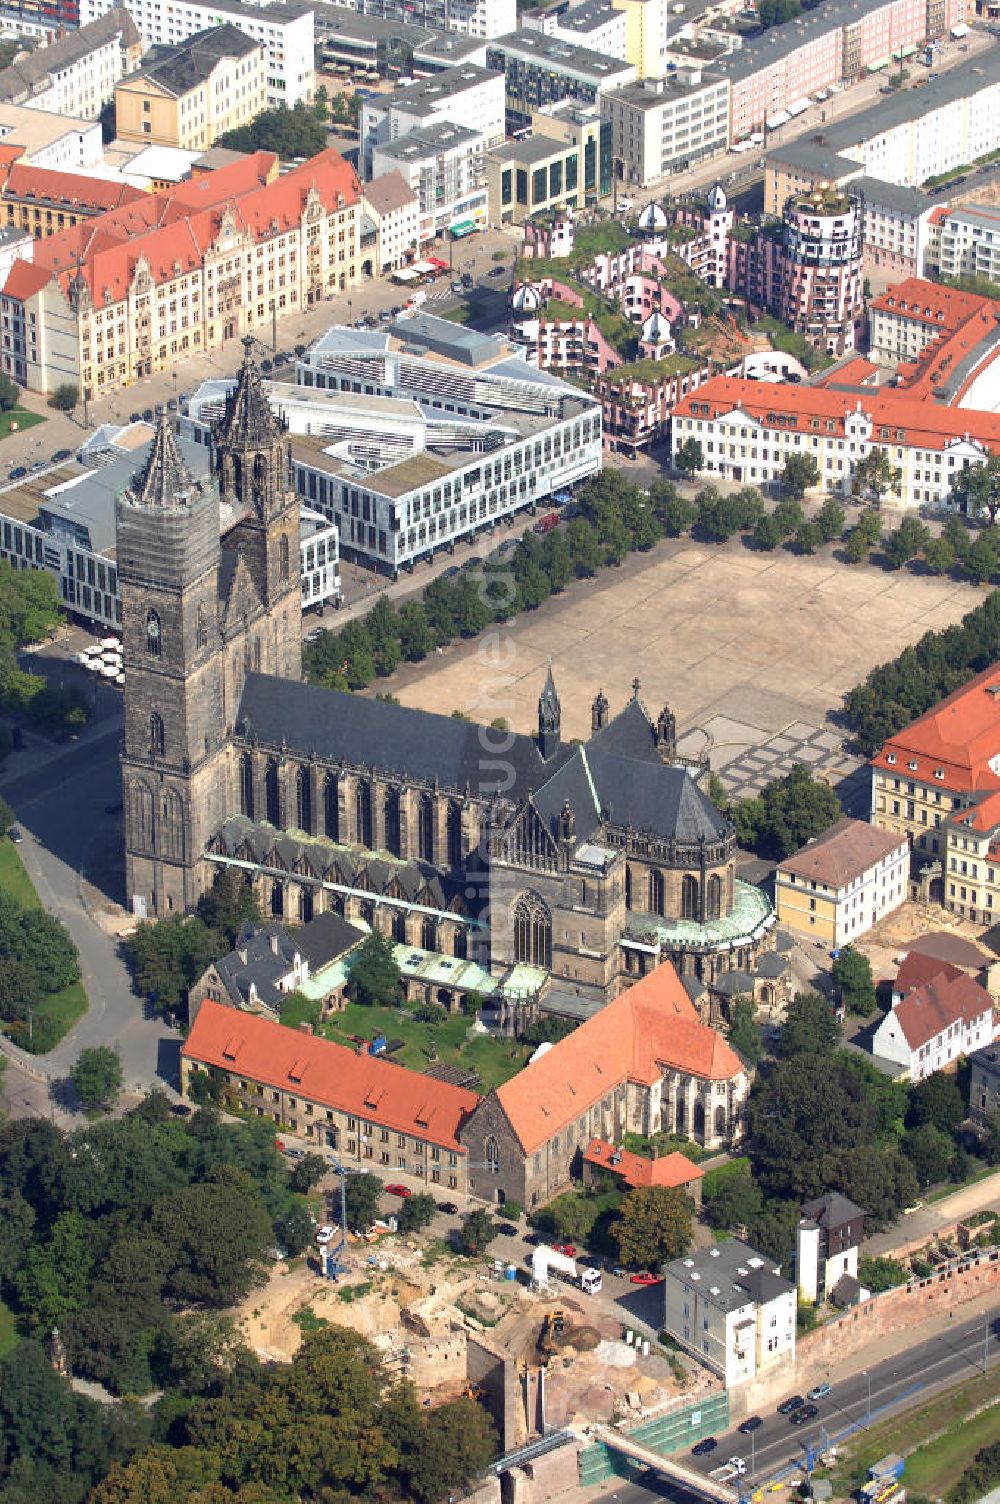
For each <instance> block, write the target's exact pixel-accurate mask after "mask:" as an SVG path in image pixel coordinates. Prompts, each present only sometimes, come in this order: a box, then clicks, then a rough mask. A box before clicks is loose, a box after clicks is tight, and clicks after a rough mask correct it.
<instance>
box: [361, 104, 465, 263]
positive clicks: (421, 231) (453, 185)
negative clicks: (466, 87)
mask: <svg viewBox="0 0 1000 1504" xmlns="http://www.w3.org/2000/svg"><path fill="white" fill-rule="evenodd" d="M372 173H373V176H374V177H375V178H379V177H383V176H385V175H386V174H396V175H399V176H400V177H402V179H403V181H404V182H405V183H406V185H407V186H408V187H409V188H410V190H411V191H412V193H413V194H414V195H415V196H416V202H417V236H418V239H419V240H420V241H421V242H422V241H426V240H433V239H434V237H435V236H437V235H441V234H444V232H445V231H447V230H450V229H451V228H452V227H453V226H457V225H464V224H472V225H474V226H475V227H476V229H485V228H486V224H487V220H488V214H487V201H488V190H487V187H486V178H485V175H484V169H483V138H482V135H481V134H480V133H479V132H478V131H471V130H465V129H463V127H462V126H459V125H452V124H451V123H450V122H449V121H443V120H441V121H436V122H435V123H434V124H433V125H430V126H428V127H427V129H426V130H419V131H410V132H409V134H408V135H406V136H400V138H399V140H398V141H389V142H387V143H386V144H385V145H384V146H377V147H375V149H374V151H373V153H372Z"/></svg>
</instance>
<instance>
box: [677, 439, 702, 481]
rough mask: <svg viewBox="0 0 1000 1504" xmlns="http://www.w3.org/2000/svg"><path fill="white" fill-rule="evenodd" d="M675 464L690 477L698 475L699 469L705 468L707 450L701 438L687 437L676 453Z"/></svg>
mask: <svg viewBox="0 0 1000 1504" xmlns="http://www.w3.org/2000/svg"><path fill="white" fill-rule="evenodd" d="M674 464H675V466H676V467H677V469H678V470H680V471H681V473H682V474H683V475H686V476H688V478H689V479H690V477H692V476H694V475H697V473H698V471H699V470H703V469H704V468H705V451H704V449H703V448H702V447H701V440H700V439H685V440H684V442H683V444H680V445H679V446H678V449H677V453H676V454H675V455H674Z"/></svg>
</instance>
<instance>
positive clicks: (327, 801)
mask: <svg viewBox="0 0 1000 1504" xmlns="http://www.w3.org/2000/svg"><path fill="white" fill-rule="evenodd" d="M323 834H324V835H325V836H326V837H327V839H328V840H330V841H339V840H340V796H339V793H338V790H337V779H336V777H335V776H334V774H333V773H327V775H326V777H325V778H324V779H323Z"/></svg>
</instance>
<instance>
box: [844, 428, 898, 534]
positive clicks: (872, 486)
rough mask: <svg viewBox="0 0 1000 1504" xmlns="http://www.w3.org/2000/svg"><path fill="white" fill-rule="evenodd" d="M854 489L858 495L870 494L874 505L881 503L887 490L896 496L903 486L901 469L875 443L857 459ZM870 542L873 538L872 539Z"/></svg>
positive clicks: (885, 451)
mask: <svg viewBox="0 0 1000 1504" xmlns="http://www.w3.org/2000/svg"><path fill="white" fill-rule="evenodd" d="M853 482H854V489H855V493H856V494H857V495H858V496H864V495H866V494H868V495H870V496H871V497H872V499H873V500H874V503H875V505H876V507H880V506H881V505H882V497H883V496H885V495H886V493H887V492H888V491H893V492H895V494H896V495H897V496H898V495H899V494H900V492H901V490H902V488H903V471H902V468H901V467H900V466H899V465H894V464H893V463H892V460H891V459H890V457H889V453H888V451H887V450H885V449H880V448H879V447H878V446H877V445H876V446H875V447H874V448H873V449H869V451H868V453H867V454H866V455H865V456H864V457H863V458H862V459H860V460H859V461H858V463H857V464H856V465H855V467H854V476H853ZM871 541H872V542H874V541H875V540H874V539H872V540H871Z"/></svg>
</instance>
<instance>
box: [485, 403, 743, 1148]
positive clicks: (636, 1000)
mask: <svg viewBox="0 0 1000 1504" xmlns="http://www.w3.org/2000/svg"><path fill="white" fill-rule="evenodd" d="M751 385H752V383H751ZM664 1067H666V1068H668V1069H674V1070H680V1071H684V1072H686V1073H688V1074H690V1075H692V1076H699V1077H701V1078H702V1079H703V1080H709V1081H729V1080H732V1079H733V1078H734V1077H736V1076H740V1075H743V1074H745V1071H744V1066H743V1062H742V1061H741V1060H740V1058H739V1056H738V1055H737V1054H736V1052H735V1051H734V1050H733V1049H732V1048H731V1046H730V1045H728V1044H727V1043H726V1041H725V1040H724V1039H723V1037H722V1035H721V1034H717V1033H716V1031H715V1030H714V1029H710V1028H709V1027H708V1025H707V1024H703V1023H702V1022H701V1021H700V1020H699V1018H698V1014H697V1011H696V1009H695V1007H694V1004H693V1003H692V1002H691V999H690V998H689V997H688V995H687V993H686V992H685V990H684V988H683V987H682V985H681V982H680V979H679V977H678V975H677V973H676V971H675V970H674V968H673V967H672V966H671V965H670V963H669V961H667V962H664V964H663V965H662V966H658V967H657V968H656V970H655V971H651V972H650V973H649V975H648V976H645V977H643V979H642V981H641V982H636V984H635V986H634V987H630V988H629V989H628V991H627V992H623V993H622V994H621V995H620V996H619V997H617V998H615V999H614V1001H613V1002H610V1003H608V1004H607V1006H606V1007H604V1008H602V1009H601V1011H600V1012H599V1013H596V1014H595V1015H594V1017H593V1018H589V1019H587V1021H586V1023H583V1024H581V1025H580V1027H579V1028H578V1029H574V1031H573V1033H572V1034H568V1035H567V1036H566V1038H565V1039H561V1040H560V1041H559V1043H558V1044H556V1045H554V1046H553V1047H552V1049H551V1050H549V1051H548V1052H547V1053H546V1054H544V1055H542V1056H540V1057H539V1058H538V1059H537V1060H535V1061H533V1062H532V1063H531V1064H530V1065H527V1066H525V1068H524V1070H523V1071H520V1072H519V1074H518V1075H516V1076H513V1077H512V1078H511V1080H509V1081H505V1082H504V1084H503V1085H502V1086H500V1087H498V1088H497V1098H498V1100H499V1102H500V1105H501V1107H502V1108H503V1110H504V1112H505V1113H506V1115H507V1120H508V1122H509V1123H510V1125H511V1127H512V1128H513V1130H514V1132H515V1133H516V1135H517V1137H518V1139H519V1141H520V1143H521V1146H522V1148H523V1149H524V1151H525V1153H527V1154H531V1153H532V1152H533V1151H534V1150H535V1149H537V1148H539V1147H540V1146H541V1145H542V1144H544V1143H547V1142H548V1140H549V1139H550V1138H551V1137H552V1135H553V1134H555V1133H558V1132H559V1131H560V1129H562V1128H565V1127H567V1126H568V1125H569V1124H570V1123H573V1122H574V1121H575V1120H576V1119H577V1118H578V1117H580V1116H581V1114H582V1113H584V1112H585V1111H587V1110H588V1109H589V1108H591V1107H592V1106H593V1105H594V1104H595V1103H596V1102H599V1101H600V1100H601V1098H602V1097H605V1096H607V1094H608V1093H609V1092H610V1091H612V1090H613V1089H614V1088H615V1087H616V1086H619V1085H621V1084H622V1082H624V1081H636V1082H640V1083H641V1084H643V1085H645V1086H652V1085H654V1084H655V1083H656V1082H657V1081H658V1080H659V1079H660V1076H661V1075H662V1072H663V1068H664Z"/></svg>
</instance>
